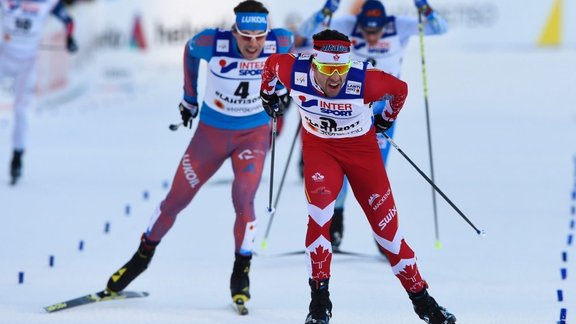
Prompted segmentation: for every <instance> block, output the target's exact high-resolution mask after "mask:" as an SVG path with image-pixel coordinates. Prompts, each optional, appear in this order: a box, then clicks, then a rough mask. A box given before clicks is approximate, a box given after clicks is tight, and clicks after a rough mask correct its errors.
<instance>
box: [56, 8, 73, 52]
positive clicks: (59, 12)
mask: <svg viewBox="0 0 576 324" xmlns="http://www.w3.org/2000/svg"><path fill="white" fill-rule="evenodd" d="M52 14H53V15H54V16H56V18H58V20H60V21H62V23H64V26H66V49H67V50H68V51H69V52H71V53H73V52H76V51H77V50H78V45H76V41H75V40H74V36H73V35H74V20H73V19H72V17H70V15H69V14H68V11H67V10H66V7H65V6H64V3H63V2H62V1H58V3H57V4H56V5H55V6H54V8H53V9H52Z"/></svg>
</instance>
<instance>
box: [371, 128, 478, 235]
mask: <svg viewBox="0 0 576 324" xmlns="http://www.w3.org/2000/svg"><path fill="white" fill-rule="evenodd" d="M382 134H384V137H386V140H388V142H389V143H390V145H392V146H394V148H395V149H396V150H397V151H398V152H399V153H400V154H402V156H403V157H404V158H405V159H406V160H407V161H408V162H409V163H410V164H412V166H413V167H414V168H415V169H416V171H418V173H420V175H421V176H422V177H424V179H426V181H428V183H429V184H430V185H431V186H432V188H434V189H435V190H436V192H438V193H439V194H440V196H442V198H444V200H446V202H447V203H448V204H450V206H452V208H454V210H455V211H456V212H458V214H460V216H461V217H462V218H463V219H464V220H465V221H466V222H467V223H468V225H470V226H472V228H473V229H474V230H475V231H476V234H478V235H480V236H482V237H484V236H486V232H485V231H484V230H479V229H478V228H477V227H476V226H475V225H474V224H473V223H472V222H471V221H470V219H468V217H466V215H464V213H463V212H462V211H461V210H460V209H459V208H458V207H457V206H456V205H455V204H454V203H453V202H452V200H450V198H448V197H447V196H446V195H445V194H444V192H442V190H440V188H438V186H436V184H435V183H434V181H432V180H430V178H428V176H427V175H426V174H425V173H424V172H422V170H420V168H419V167H418V166H417V165H416V164H415V163H414V162H412V160H411V159H410V158H409V157H408V155H406V153H404V151H402V149H401V148H400V147H398V145H396V143H395V142H394V141H393V140H392V138H390V136H388V134H386V133H385V132H383V133H382Z"/></svg>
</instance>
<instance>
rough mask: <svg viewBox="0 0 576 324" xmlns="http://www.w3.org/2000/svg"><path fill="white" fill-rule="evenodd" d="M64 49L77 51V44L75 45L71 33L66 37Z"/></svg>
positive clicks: (69, 51) (71, 51) (70, 51)
mask: <svg viewBox="0 0 576 324" xmlns="http://www.w3.org/2000/svg"><path fill="white" fill-rule="evenodd" d="M66 49H67V50H68V53H76V52H78V45H76V41H75V40H74V37H72V36H71V35H70V36H68V37H66Z"/></svg>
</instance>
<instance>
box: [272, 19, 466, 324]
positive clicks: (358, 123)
mask: <svg viewBox="0 0 576 324" xmlns="http://www.w3.org/2000/svg"><path fill="white" fill-rule="evenodd" d="M313 40H314V41H313V46H314V50H313V53H312V55H311V56H310V55H303V54H300V55H298V56H295V55H293V54H275V55H272V56H270V57H269V58H268V60H267V61H266V65H265V66H264V72H263V74H262V88H261V96H262V101H263V103H264V109H266V111H267V112H268V114H269V115H271V116H272V117H273V118H274V117H276V116H278V115H281V114H282V107H281V106H280V105H279V100H278V96H277V95H276V94H275V93H274V88H275V86H276V84H277V82H278V81H279V82H281V83H282V84H283V85H284V86H286V88H287V89H288V91H289V92H290V96H291V97H292V99H293V100H294V102H295V103H296V104H297V105H298V106H299V108H300V109H299V111H300V116H301V118H302V127H303V128H304V130H303V134H302V136H303V147H302V150H303V152H304V186H305V193H306V198H307V200H308V230H307V233H306V262H307V267H308V273H309V284H310V287H311V290H312V294H311V295H312V300H311V302H310V307H309V314H308V316H307V318H306V323H307V324H311V323H322V324H326V323H328V321H329V320H330V317H331V312H332V303H331V301H330V298H329V292H328V281H329V279H330V264H331V260H332V245H331V242H330V231H329V229H330V223H331V222H332V215H333V213H334V204H335V201H336V197H337V195H338V192H339V191H340V188H341V187H342V179H343V177H344V176H347V177H348V180H349V181H350V185H351V187H352V189H353V192H354V195H355V197H356V200H357V201H358V203H359V204H360V205H361V207H362V209H363V210H364V213H365V214H366V217H367V219H368V222H369V223H370V226H371V228H372V231H373V234H374V237H375V239H376V241H377V243H378V244H379V245H380V247H381V248H382V249H383V250H384V251H385V253H386V256H387V258H388V260H389V261H390V265H391V266H392V270H393V272H394V274H395V275H396V277H397V278H398V279H399V280H400V283H401V284H402V286H403V287H404V289H406V291H407V293H408V296H409V297H410V299H411V300H412V303H413V305H414V310H415V311H416V313H417V314H418V316H419V317H420V318H421V319H423V320H424V321H426V322H427V323H433V324H440V323H442V324H446V323H455V322H456V318H455V317H454V315H452V314H450V313H449V312H448V311H446V309H445V308H443V307H441V306H439V305H438V304H437V303H436V301H435V300H434V298H432V297H431V296H430V295H429V294H428V292H427V288H428V285H427V283H426V281H424V280H423V279H422V277H421V276H420V272H419V271H418V267H417V265H416V256H415V254H414V252H413V251H412V249H411V248H410V246H408V244H407V243H406V241H405V240H404V236H403V235H402V233H401V232H400V230H399V228H398V211H397V209H396V205H395V204H394V198H393V196H392V191H391V189H390V183H389V182H388V176H387V175H386V170H385V169H384V164H383V163H382V155H381V154H380V149H379V147H378V143H377V140H376V136H375V132H376V131H378V132H383V131H386V130H387V129H388V128H390V126H391V125H392V123H393V122H394V120H395V119H396V116H397V115H398V113H399V112H400V109H401V108H402V106H403V105H404V101H405V100H406V95H407V91H408V89H407V85H406V83H404V82H403V81H401V80H400V79H397V78H396V77H394V76H392V75H390V74H387V73H385V72H383V71H381V70H377V69H373V68H368V63H366V62H359V61H351V59H350V46H351V44H350V40H349V39H348V37H347V36H345V35H344V34H341V33H339V32H337V31H335V30H330V29H327V30H324V31H322V32H320V33H318V34H316V35H314V37H313ZM384 99H386V100H387V103H386V106H385V107H384V110H383V112H382V113H379V114H376V115H374V118H372V117H373V114H372V110H371V107H370V106H369V104H371V103H372V102H376V101H380V100H384ZM373 125H374V127H373Z"/></svg>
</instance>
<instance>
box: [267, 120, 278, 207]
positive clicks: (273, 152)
mask: <svg viewBox="0 0 576 324" xmlns="http://www.w3.org/2000/svg"><path fill="white" fill-rule="evenodd" d="M277 126H278V117H276V115H274V116H273V117H272V149H271V151H270V189H269V191H268V208H267V209H268V213H269V214H270V217H272V215H273V214H274V210H273V209H272V195H273V193H274V154H275V151H276V134H277Z"/></svg>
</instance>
